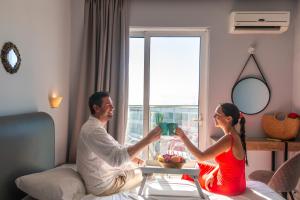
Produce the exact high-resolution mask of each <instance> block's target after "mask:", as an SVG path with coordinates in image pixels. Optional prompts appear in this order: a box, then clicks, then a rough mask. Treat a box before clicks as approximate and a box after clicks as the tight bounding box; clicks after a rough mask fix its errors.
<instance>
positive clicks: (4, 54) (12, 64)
mask: <svg viewBox="0 0 300 200" xmlns="http://www.w3.org/2000/svg"><path fill="white" fill-rule="evenodd" d="M1 61H2V64H3V66H4V68H5V70H6V71H7V72H8V73H11V74H13V73H16V72H17V71H18V69H19V67H20V64H21V56H20V53H19V51H18V48H17V47H16V45H14V44H13V43H11V42H7V43H5V44H4V45H3V47H2V50H1Z"/></svg>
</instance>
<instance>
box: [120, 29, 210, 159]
mask: <svg viewBox="0 0 300 200" xmlns="http://www.w3.org/2000/svg"><path fill="white" fill-rule="evenodd" d="M204 42H205V37H203V32H201V31H180V32H178V31H160V32H158V31H133V32H131V37H130V43H129V45H130V52H129V102H128V104H129V111H128V124H127V131H126V143H127V144H134V143H136V142H137V141H139V140H140V139H141V138H142V137H144V136H145V135H146V134H147V133H148V132H149V131H150V130H151V129H153V128H154V127H155V126H157V119H156V116H157V115H158V114H159V115H161V116H163V121H164V122H168V123H174V122H175V123H177V124H178V126H179V127H181V128H182V129H183V130H184V131H185V132H186V133H187V135H188V137H189V138H190V139H191V140H192V142H193V143H194V144H195V145H196V146H199V136H200V130H199V127H200V126H201V124H199V119H200V116H201V112H202V109H201V106H199V105H201V104H200V101H201V98H199V94H200V92H201V88H202V87H200V83H201V81H200V77H201V76H200V74H201V72H202V71H201V70H200V69H201V67H202V64H201V63H202V58H203V56H201V53H202V49H203V43H204ZM170 151H172V153H177V154H181V155H183V156H184V157H186V158H187V159H191V156H190V155H189V154H188V153H187V151H186V149H185V147H184V145H183V144H182V143H181V142H180V141H179V140H178V139H176V138H174V137H162V138H161V140H160V141H158V142H157V143H154V144H152V145H150V147H149V148H148V149H147V152H146V154H145V155H146V156H147V157H148V159H154V158H155V157H156V156H157V154H161V153H167V152H169V153H170Z"/></svg>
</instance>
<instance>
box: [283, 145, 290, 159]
mask: <svg viewBox="0 0 300 200" xmlns="http://www.w3.org/2000/svg"><path fill="white" fill-rule="evenodd" d="M288 153H289V152H288V142H284V161H287V160H288Z"/></svg>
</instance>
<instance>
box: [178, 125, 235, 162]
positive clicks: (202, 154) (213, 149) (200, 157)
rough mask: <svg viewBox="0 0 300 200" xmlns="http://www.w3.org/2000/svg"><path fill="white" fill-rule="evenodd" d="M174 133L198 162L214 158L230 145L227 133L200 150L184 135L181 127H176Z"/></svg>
mask: <svg viewBox="0 0 300 200" xmlns="http://www.w3.org/2000/svg"><path fill="white" fill-rule="evenodd" d="M176 135H178V136H179V138H180V139H181V140H182V142H183V143H184V144H185V146H186V147H187V149H188V150H189V151H190V152H191V154H193V155H194V156H195V157H196V159H197V161H198V162H201V161H205V160H210V159H213V158H215V157H216V156H217V155H219V154H220V153H223V152H225V151H227V150H228V149H229V148H230V146H231V138H230V136H229V135H225V136H223V137H222V138H221V139H219V140H218V141H217V142H216V143H215V144H213V145H212V146H210V147H209V148H207V149H206V150H204V151H200V150H199V149H198V148H197V147H196V146H195V145H194V144H193V143H192V142H191V141H190V140H189V138H188V137H187V136H186V135H185V133H184V132H183V130H182V129H181V128H177V129H176Z"/></svg>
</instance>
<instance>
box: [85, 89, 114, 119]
mask: <svg viewBox="0 0 300 200" xmlns="http://www.w3.org/2000/svg"><path fill="white" fill-rule="evenodd" d="M104 97H109V93H108V92H105V91H101V92H95V93H94V94H92V95H91V96H90V98H89V108H90V111H91V114H92V115H94V114H95V110H94V108H93V105H97V106H100V107H101V106H102V99H103V98H104Z"/></svg>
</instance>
